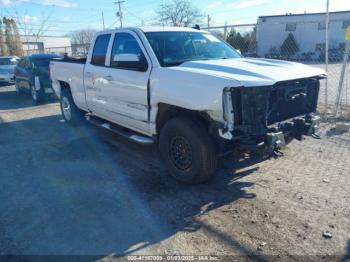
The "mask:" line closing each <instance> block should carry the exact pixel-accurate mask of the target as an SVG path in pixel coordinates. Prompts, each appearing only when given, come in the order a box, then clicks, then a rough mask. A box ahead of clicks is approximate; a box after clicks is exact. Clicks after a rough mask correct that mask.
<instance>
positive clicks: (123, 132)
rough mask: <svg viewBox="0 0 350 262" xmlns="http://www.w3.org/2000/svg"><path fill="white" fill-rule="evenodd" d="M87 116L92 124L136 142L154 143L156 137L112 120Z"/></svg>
mask: <svg viewBox="0 0 350 262" xmlns="http://www.w3.org/2000/svg"><path fill="white" fill-rule="evenodd" d="M85 118H86V120H87V121H89V122H90V123H91V124H93V125H95V126H98V127H102V128H104V129H107V130H109V131H111V132H113V133H115V134H117V135H120V136H122V137H125V138H127V139H130V140H132V141H134V142H136V143H139V144H143V145H152V144H153V143H154V139H152V138H150V137H147V136H143V135H140V134H138V133H136V132H133V131H131V130H129V129H127V128H124V127H120V126H117V125H115V124H113V123H110V122H106V121H105V120H103V119H100V118H97V117H94V116H91V115H86V116H85Z"/></svg>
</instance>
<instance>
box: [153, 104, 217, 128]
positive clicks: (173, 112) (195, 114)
mask: <svg viewBox="0 0 350 262" xmlns="http://www.w3.org/2000/svg"><path fill="white" fill-rule="evenodd" d="M178 116H186V117H188V118H191V119H192V120H194V121H199V122H200V123H202V124H203V125H205V127H206V128H209V126H210V118H209V116H208V115H207V114H206V113H204V112H199V111H194V110H189V109H186V108H182V107H178V106H173V105H169V104H164V103H160V104H158V113H157V118H156V127H157V132H158V133H159V132H160V130H161V129H162V127H163V126H164V125H165V123H166V122H167V121H169V120H170V119H172V118H174V117H178Z"/></svg>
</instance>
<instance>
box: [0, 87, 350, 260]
mask: <svg viewBox="0 0 350 262" xmlns="http://www.w3.org/2000/svg"><path fill="white" fill-rule="evenodd" d="M331 128H332V125H328V124H324V125H323V127H322V132H321V134H322V140H315V139H312V138H307V139H306V140H305V141H303V142H298V141H295V142H293V143H291V144H290V145H289V146H288V147H287V148H286V149H285V150H284V152H285V156H284V157H281V158H279V159H270V160H266V161H262V162H259V161H258V160H257V159H248V158H246V159H245V158H241V157H238V156H236V157H233V156H232V157H227V158H226V159H225V160H224V161H223V163H222V167H221V168H220V170H219V171H218V174H217V175H216V177H215V178H213V179H212V180H211V181H209V182H208V183H206V184H203V185H199V186H187V185H183V184H180V183H178V182H176V181H174V180H173V179H172V178H170V177H169V176H168V174H167V171H166V169H165V168H164V166H163V165H162V163H161V160H160V159H159V156H158V153H157V151H156V150H155V148H152V147H142V146H139V145H136V144H133V143H131V142H129V141H126V140H124V139H122V138H119V137H116V136H113V135H111V134H108V133H105V132H104V131H101V130H97V129H95V128H93V127H91V126H83V127H79V128H71V127H68V126H67V125H66V124H65V123H64V122H62V120H61V116H60V111H59V107H58V104H57V103H55V102H52V103H49V104H46V105H40V106H32V103H31V100H30V98H29V95H28V96H21V97H18V96H17V95H16V93H15V92H14V87H13V86H1V87H0V166H1V168H0V178H1V183H0V200H1V202H0V254H27V255H28V254H36V255H38V254H93V255H98V256H99V258H103V257H105V256H109V255H114V256H119V255H130V254H147V255H155V254H167V255H174V254H177V255H179V254H182V255H209V254H211V255H247V254H248V255H262V257H260V259H261V260H270V259H272V258H277V259H280V258H282V259H284V258H289V259H290V260H314V261H320V259H321V258H322V259H323V261H328V260H338V261H346V259H350V204H349V203H350V134H349V133H347V134H337V133H336V132H334V131H332V129H331ZM325 231H329V232H330V233H331V234H332V238H330V239H326V238H325V237H323V236H322V234H323V232H325ZM222 258H224V257H222ZM225 258H227V259H232V257H225Z"/></svg>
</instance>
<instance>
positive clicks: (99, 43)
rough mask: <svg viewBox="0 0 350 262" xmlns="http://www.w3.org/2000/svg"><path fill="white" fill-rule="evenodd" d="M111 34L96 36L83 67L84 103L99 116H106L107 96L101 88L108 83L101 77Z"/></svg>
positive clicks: (103, 73) (104, 67)
mask: <svg viewBox="0 0 350 262" xmlns="http://www.w3.org/2000/svg"><path fill="white" fill-rule="evenodd" d="M111 36H112V34H110V33H103V34H100V35H98V36H97V37H96V40H95V44H94V46H93V48H92V52H90V57H89V58H88V59H87V63H86V65H85V69H84V86H85V93H86V103H87V105H88V108H89V110H90V111H92V112H93V113H94V114H95V115H97V116H100V117H106V114H105V112H106V103H107V97H106V94H105V93H104V92H103V90H104V89H105V88H106V85H108V81H106V80H105V79H104V78H103V77H104V75H105V71H106V68H107V66H106V58H107V53H108V49H109V48H110V46H109V45H110V40H111Z"/></svg>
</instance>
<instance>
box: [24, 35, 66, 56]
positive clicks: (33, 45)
mask: <svg viewBox="0 0 350 262" xmlns="http://www.w3.org/2000/svg"><path fill="white" fill-rule="evenodd" d="M21 42H22V45H23V50H24V53H25V54H26V55H27V54H32V53H68V54H69V53H70V52H71V41H70V38H69V37H63V36H62V37H61V36H39V37H37V36H31V35H28V36H27V35H22V36H21Z"/></svg>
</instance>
